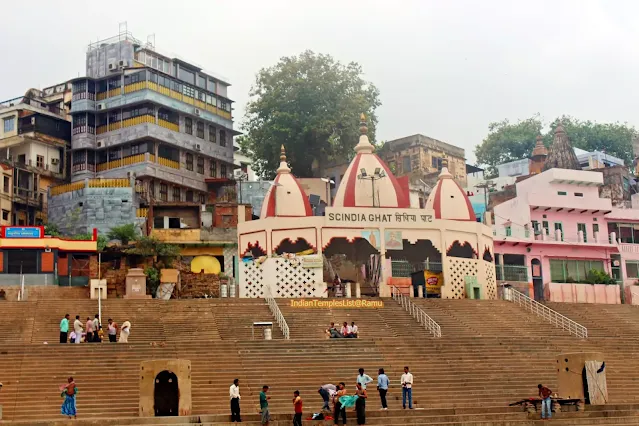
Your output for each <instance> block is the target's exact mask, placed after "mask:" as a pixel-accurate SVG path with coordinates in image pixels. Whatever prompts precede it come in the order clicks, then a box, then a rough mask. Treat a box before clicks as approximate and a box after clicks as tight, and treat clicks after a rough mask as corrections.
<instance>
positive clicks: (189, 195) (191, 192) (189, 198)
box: [186, 190, 193, 203]
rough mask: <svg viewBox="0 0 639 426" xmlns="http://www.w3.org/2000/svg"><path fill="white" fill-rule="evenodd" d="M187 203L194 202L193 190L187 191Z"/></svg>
mask: <svg viewBox="0 0 639 426" xmlns="http://www.w3.org/2000/svg"><path fill="white" fill-rule="evenodd" d="M186 202H187V203H192V202H193V191H191V190H188V191H186Z"/></svg>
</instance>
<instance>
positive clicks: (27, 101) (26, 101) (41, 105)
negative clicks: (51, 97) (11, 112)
mask: <svg viewBox="0 0 639 426" xmlns="http://www.w3.org/2000/svg"><path fill="white" fill-rule="evenodd" d="M19 105H29V106H31V107H33V108H37V109H40V110H43V111H47V112H49V113H51V114H55V115H57V116H59V117H62V118H65V119H66V116H67V114H66V112H65V111H64V110H62V109H60V108H59V107H57V106H54V105H49V104H47V103H45V102H42V101H39V100H37V99H34V98H28V97H24V96H21V97H18V98H13V99H9V100H8V101H4V102H0V110H2V109H5V108H13V107H18V106H19Z"/></svg>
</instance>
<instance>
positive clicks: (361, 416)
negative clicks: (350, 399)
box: [355, 383, 368, 425]
mask: <svg viewBox="0 0 639 426" xmlns="http://www.w3.org/2000/svg"><path fill="white" fill-rule="evenodd" d="M355 395H357V400H356V401H355V413H356V414H357V424H358V425H365V424H366V398H368V394H367V393H366V389H364V388H363V387H362V385H361V384H360V383H358V384H357V390H356V391H355Z"/></svg>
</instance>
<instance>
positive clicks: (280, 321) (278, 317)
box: [264, 288, 290, 339]
mask: <svg viewBox="0 0 639 426" xmlns="http://www.w3.org/2000/svg"><path fill="white" fill-rule="evenodd" d="M264 299H265V300H266V303H267V304H268V307H269V309H270V310H271V313H272V314H273V317H274V318H275V321H277V325H279V327H280V330H282V334H283V335H284V338H285V339H290V332H289V329H288V324H287V323H286V319H285V318H284V315H282V311H280V307H279V306H278V305H277V302H276V301H275V298H274V297H273V296H272V295H271V291H270V289H268V288H267V289H266V291H265V292H264Z"/></svg>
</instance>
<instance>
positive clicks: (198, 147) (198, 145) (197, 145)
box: [195, 143, 202, 151]
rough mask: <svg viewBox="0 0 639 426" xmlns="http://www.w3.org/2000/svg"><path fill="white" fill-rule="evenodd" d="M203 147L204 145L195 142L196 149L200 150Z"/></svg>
mask: <svg viewBox="0 0 639 426" xmlns="http://www.w3.org/2000/svg"><path fill="white" fill-rule="evenodd" d="M201 149H202V146H201V145H200V144H199V143H196V144H195V150H196V151H200V150H201Z"/></svg>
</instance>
